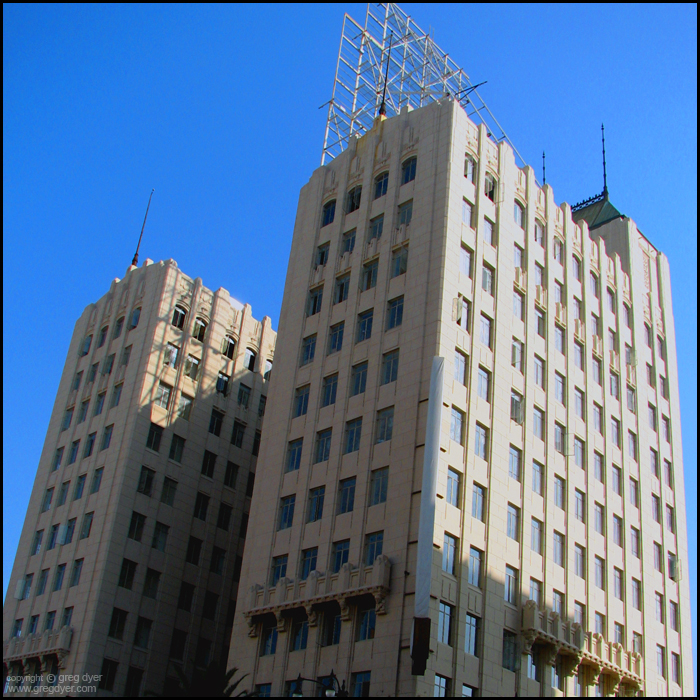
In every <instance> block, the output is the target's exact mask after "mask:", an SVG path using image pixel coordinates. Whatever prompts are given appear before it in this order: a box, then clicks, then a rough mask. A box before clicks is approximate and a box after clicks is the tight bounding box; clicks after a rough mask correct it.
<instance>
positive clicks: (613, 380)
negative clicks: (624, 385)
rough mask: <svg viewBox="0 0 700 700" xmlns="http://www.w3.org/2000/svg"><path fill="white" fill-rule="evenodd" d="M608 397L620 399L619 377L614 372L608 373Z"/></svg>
mask: <svg viewBox="0 0 700 700" xmlns="http://www.w3.org/2000/svg"><path fill="white" fill-rule="evenodd" d="M610 396H612V397H613V398H615V399H619V398H620V377H619V375H617V374H615V372H610Z"/></svg>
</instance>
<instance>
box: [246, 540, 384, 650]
mask: <svg viewBox="0 0 700 700" xmlns="http://www.w3.org/2000/svg"><path fill="white" fill-rule="evenodd" d="M390 590H391V561H390V560H389V557H387V556H385V555H383V554H382V555H380V556H378V557H377V558H376V559H375V560H374V564H373V565H372V566H361V567H354V566H352V564H349V563H346V564H343V566H342V567H341V569H340V571H339V572H338V573H337V574H336V573H329V572H325V573H324V572H320V571H312V572H311V573H310V574H309V576H308V578H307V579H306V580H305V581H300V580H295V581H293V580H291V579H289V578H286V577H285V578H281V579H280V580H279V581H278V582H277V584H276V585H275V586H261V585H259V584H255V585H253V586H251V587H250V589H249V591H248V606H247V608H248V609H247V610H246V611H245V612H244V616H245V618H246V620H247V622H248V627H249V631H248V634H249V635H250V636H251V637H256V636H257V624H256V623H257V621H258V620H259V619H260V617H261V616H263V615H269V614H272V615H274V616H275V619H276V620H277V625H278V628H284V626H285V619H286V618H288V617H290V616H291V615H292V614H293V612H294V611H295V610H298V609H299V608H303V609H304V610H305V612H306V615H307V617H308V621H309V626H310V627H315V626H316V624H317V607H318V606H320V605H323V604H325V603H331V602H336V603H338V604H339V606H340V611H341V619H343V620H349V619H350V607H349V605H350V601H351V599H355V598H360V597H362V596H364V597H367V596H370V595H371V596H372V597H373V598H374V601H375V610H376V613H377V615H384V614H386V612H387V611H386V597H387V595H388V594H389V592H390Z"/></svg>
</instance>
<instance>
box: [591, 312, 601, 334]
mask: <svg viewBox="0 0 700 700" xmlns="http://www.w3.org/2000/svg"><path fill="white" fill-rule="evenodd" d="M590 329H591V335H600V332H599V331H600V319H599V318H598V316H596V315H595V314H591V319H590Z"/></svg>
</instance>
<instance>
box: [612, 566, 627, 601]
mask: <svg viewBox="0 0 700 700" xmlns="http://www.w3.org/2000/svg"><path fill="white" fill-rule="evenodd" d="M613 588H614V591H615V597H616V598H617V599H618V600H622V599H623V597H624V590H625V578H624V574H623V572H622V571H621V570H620V569H618V568H617V567H615V568H614V569H613Z"/></svg>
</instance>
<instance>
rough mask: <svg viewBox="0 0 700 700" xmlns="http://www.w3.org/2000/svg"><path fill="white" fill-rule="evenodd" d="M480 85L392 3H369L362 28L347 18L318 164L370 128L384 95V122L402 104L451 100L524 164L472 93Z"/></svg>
mask: <svg viewBox="0 0 700 700" xmlns="http://www.w3.org/2000/svg"><path fill="white" fill-rule="evenodd" d="M387 63H388V65H387ZM385 76H386V79H385ZM385 82H386V85H385ZM480 85H483V83H478V84H476V85H473V84H472V83H471V81H470V80H469V76H468V75H467V74H466V73H465V72H464V71H463V70H462V69H461V68H460V67H459V66H458V65H457V64H456V63H455V62H454V61H453V60H452V59H451V58H450V57H449V56H448V54H446V53H445V52H444V51H442V49H440V47H439V46H438V45H437V44H436V43H435V42H434V41H433V39H432V37H430V36H429V35H428V34H426V33H425V32H424V31H423V30H422V29H421V28H420V27H419V26H418V25H417V24H416V23H415V22H414V21H413V20H412V18H411V17H409V16H408V15H407V14H406V13H405V12H404V11H403V10H402V9H401V8H400V7H399V6H398V5H396V4H395V3H377V4H371V3H368V4H367V16H366V17H365V24H364V27H363V26H362V25H360V24H359V23H358V22H356V21H355V20H354V19H353V18H352V17H350V16H349V15H348V14H346V15H345V17H344V19H343V34H342V37H341V40H340V49H339V51H338V63H337V66H336V71H335V81H334V83H333V96H332V97H331V99H330V101H329V102H328V103H327V104H328V119H327V121H326V132H325V136H324V140H323V155H322V157H321V165H324V164H326V163H328V162H329V161H331V160H333V158H335V157H336V156H337V155H339V154H340V153H342V152H343V151H344V150H345V148H346V147H347V145H348V141H349V140H350V138H351V137H352V136H354V135H358V136H361V135H362V134H364V133H365V132H366V131H368V130H369V129H371V128H372V125H373V123H374V119H375V117H376V116H377V115H378V113H379V108H380V105H381V104H382V97H383V94H384V93H385V92H386V97H385V104H386V114H387V116H388V117H391V116H394V115H396V114H398V113H399V112H400V111H401V108H402V107H404V106H405V105H410V106H411V107H422V106H424V105H426V104H429V103H430V102H434V101H435V100H439V99H442V98H443V97H446V96H451V97H453V98H454V99H455V100H457V101H458V102H459V103H460V104H461V105H462V107H463V108H464V110H465V112H466V113H467V115H468V116H469V118H470V119H472V121H474V122H476V123H480V122H483V123H484V124H485V125H486V127H487V128H488V131H489V136H491V138H493V139H494V141H496V142H498V141H502V140H505V141H507V142H508V144H509V145H510V146H511V148H512V149H513V152H514V153H515V154H516V156H517V158H518V159H519V161H520V165H521V166H522V165H525V161H524V160H523V158H522V156H521V155H520V153H518V150H517V149H516V148H515V146H514V145H513V143H512V142H511V140H510V139H509V138H508V136H507V135H506V133H505V131H504V130H503V128H502V127H501V125H500V124H499V123H498V120H497V119H496V117H494V116H493V114H492V113H491V110H490V109H489V108H488V107H487V106H486V103H485V102H484V101H483V100H482V99H481V97H480V95H479V93H478V92H477V90H476V88H477V87H479V86H480ZM385 88H386V91H385ZM322 106H325V105H322Z"/></svg>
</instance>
